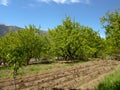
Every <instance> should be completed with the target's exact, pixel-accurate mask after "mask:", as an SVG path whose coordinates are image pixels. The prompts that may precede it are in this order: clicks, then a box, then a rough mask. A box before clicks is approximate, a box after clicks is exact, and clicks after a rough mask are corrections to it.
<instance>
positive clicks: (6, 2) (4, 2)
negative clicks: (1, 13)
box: [0, 0, 8, 6]
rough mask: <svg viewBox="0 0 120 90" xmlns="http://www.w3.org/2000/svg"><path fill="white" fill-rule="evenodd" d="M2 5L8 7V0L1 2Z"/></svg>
mask: <svg viewBox="0 0 120 90" xmlns="http://www.w3.org/2000/svg"><path fill="white" fill-rule="evenodd" d="M0 4H1V5H4V6H8V0H0Z"/></svg>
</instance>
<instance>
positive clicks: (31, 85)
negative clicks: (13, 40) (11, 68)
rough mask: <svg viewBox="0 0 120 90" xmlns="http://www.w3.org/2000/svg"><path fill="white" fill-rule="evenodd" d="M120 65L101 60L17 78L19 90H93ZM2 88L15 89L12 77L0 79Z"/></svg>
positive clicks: (3, 89) (117, 62) (119, 63)
mask: <svg viewBox="0 0 120 90" xmlns="http://www.w3.org/2000/svg"><path fill="white" fill-rule="evenodd" d="M119 67H120V61H113V60H99V61H90V62H87V63H84V64H80V65H76V66H72V67H69V68H64V69H57V70H51V71H48V72H44V73H42V74H34V75H30V76H24V77H21V78H17V80H16V83H17V89H18V90H91V89H93V88H94V87H95V86H96V85H97V84H98V83H99V81H100V80H101V78H103V77H104V76H105V75H107V74H109V73H111V72H113V71H115V70H116V69H118V68H119ZM0 90H14V82H13V80H12V79H6V80H0Z"/></svg>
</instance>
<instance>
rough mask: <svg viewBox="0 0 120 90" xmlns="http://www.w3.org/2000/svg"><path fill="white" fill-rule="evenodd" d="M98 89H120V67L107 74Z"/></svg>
mask: <svg viewBox="0 0 120 90" xmlns="http://www.w3.org/2000/svg"><path fill="white" fill-rule="evenodd" d="M96 90H120V69H119V70H117V71H115V73H113V74H110V75H108V76H106V77H105V78H104V79H103V80H102V81H101V82H100V83H99V85H98V87H97V88H96Z"/></svg>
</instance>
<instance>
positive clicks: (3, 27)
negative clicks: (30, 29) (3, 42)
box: [0, 24, 20, 36]
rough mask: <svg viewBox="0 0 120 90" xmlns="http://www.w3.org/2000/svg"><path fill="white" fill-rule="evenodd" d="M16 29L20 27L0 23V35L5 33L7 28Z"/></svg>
mask: <svg viewBox="0 0 120 90" xmlns="http://www.w3.org/2000/svg"><path fill="white" fill-rule="evenodd" d="M18 29H20V27H17V26H8V25H5V24H0V36H3V35H5V34H6V33H7V32H8V31H9V30H13V31H16V30H18Z"/></svg>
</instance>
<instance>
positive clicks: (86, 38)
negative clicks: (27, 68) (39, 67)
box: [0, 10, 120, 72]
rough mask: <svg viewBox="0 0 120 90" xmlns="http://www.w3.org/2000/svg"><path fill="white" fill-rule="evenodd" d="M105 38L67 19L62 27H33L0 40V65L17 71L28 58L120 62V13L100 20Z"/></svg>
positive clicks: (11, 32) (12, 33)
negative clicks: (44, 29) (102, 59)
mask: <svg viewBox="0 0 120 90" xmlns="http://www.w3.org/2000/svg"><path fill="white" fill-rule="evenodd" d="M101 24H102V25H103V27H104V28H105V31H106V37H105V38H102V37H101V36H100V34H99V32H97V31H94V30H93V29H92V28H90V27H87V26H82V25H80V24H79V23H78V22H75V21H72V20H71V18H70V17H66V19H65V20H63V21H62V24H61V25H58V26H56V27H55V28H54V29H49V30H48V31H46V32H45V33H41V30H40V28H36V27H35V26H34V25H29V26H26V27H25V28H24V29H21V30H18V31H16V32H13V31H10V32H9V33H7V34H6V35H5V36H2V37H0V62H2V63H4V64H5V63H7V65H9V66H12V67H13V69H14V71H16V72H17V70H18V69H19V67H21V66H23V65H28V64H29V61H30V59H31V58H35V59H39V58H48V59H53V58H55V57H57V58H59V57H61V58H62V59H64V60H88V59H89V58H106V57H111V56H112V57H114V58H115V59H120V58H119V56H120V12H119V10H116V11H114V12H108V13H107V14H106V15H105V16H103V17H102V18H101Z"/></svg>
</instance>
